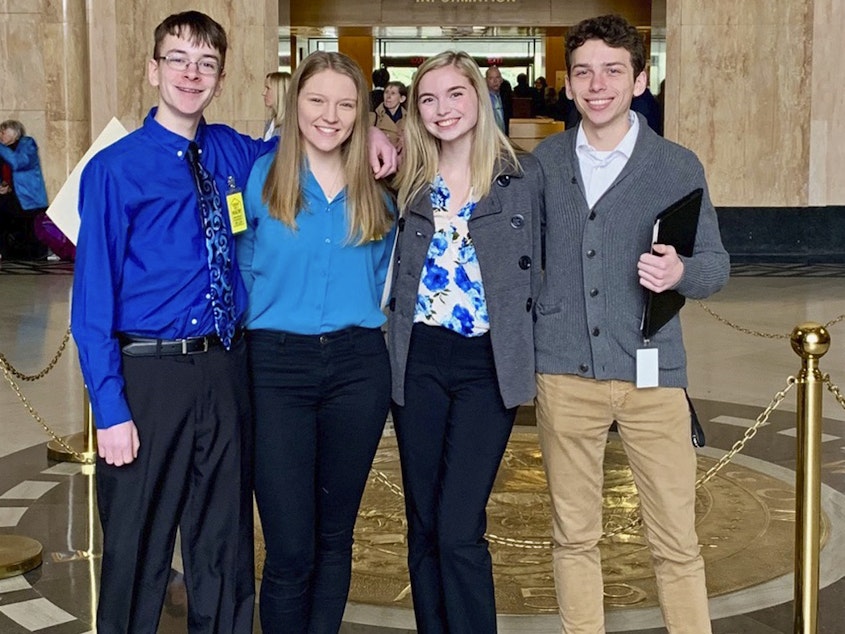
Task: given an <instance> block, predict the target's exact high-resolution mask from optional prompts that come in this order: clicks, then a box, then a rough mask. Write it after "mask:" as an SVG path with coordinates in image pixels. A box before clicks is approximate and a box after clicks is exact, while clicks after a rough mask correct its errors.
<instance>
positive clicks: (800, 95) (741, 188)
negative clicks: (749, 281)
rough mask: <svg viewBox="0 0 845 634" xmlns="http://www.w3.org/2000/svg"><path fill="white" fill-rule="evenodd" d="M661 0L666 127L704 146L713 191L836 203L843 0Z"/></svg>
mask: <svg viewBox="0 0 845 634" xmlns="http://www.w3.org/2000/svg"><path fill="white" fill-rule="evenodd" d="M666 4H667V19H666V23H667V33H666V40H667V70H666V75H667V80H666V119H667V124H666V135H667V137H669V138H672V139H675V140H677V141H678V142H680V143H681V144H683V145H686V146H688V147H690V148H692V149H693V150H695V152H696V153H697V154H698V156H699V157H700V158H701V160H702V162H703V163H704V166H705V168H706V170H707V176H708V181H709V183H710V188H711V192H710V193H711V195H712V198H713V201H714V203H715V204H716V205H717V206H731V207H804V206H808V205H822V206H824V205H841V204H843V203H845V179H842V178H841V165H842V164H843V160H845V153H843V152H845V148H844V147H843V144H842V143H841V139H843V138H845V118H843V114H845V113H844V112H843V101H842V99H841V98H840V97H839V95H840V94H841V91H840V87H841V86H842V85H843V84H845V67H843V66H842V64H841V63H840V60H839V57H841V37H842V36H841V30H842V26H843V25H845V7H843V3H842V2H840V1H839V0H778V1H777V2H770V1H769V0H746V1H744V2H734V1H733V0H710V1H709V2H700V1H699V0H667V3H666ZM837 139H838V141H837ZM837 168H839V169H838V173H837Z"/></svg>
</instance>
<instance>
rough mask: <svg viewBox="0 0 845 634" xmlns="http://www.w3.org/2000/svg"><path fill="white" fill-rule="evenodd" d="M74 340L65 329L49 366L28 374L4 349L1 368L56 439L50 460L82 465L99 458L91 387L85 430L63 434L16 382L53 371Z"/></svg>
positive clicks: (51, 443) (49, 447)
mask: <svg viewBox="0 0 845 634" xmlns="http://www.w3.org/2000/svg"><path fill="white" fill-rule="evenodd" d="M69 341H70V327H68V328H67V330H66V331H65V334H64V337H63V338H62V341H61V343H60V344H59V349H58V350H57V351H56V354H55V355H53V358H52V359H51V360H50V362H49V363H48V364H47V366H46V367H45V368H44V369H43V370H41V371H40V372H37V373H36V374H25V373H23V372H21V371H20V370H18V369H17V368H15V367H14V366H13V365H12V364H11V363H9V360H8V359H7V358H6V355H4V354H3V353H2V352H0V371H2V373H3V378H4V379H6V382H7V383H8V384H9V385H10V386H11V388H12V390H13V391H14V392H15V394H17V396H18V400H20V402H21V403H22V404H23V406H24V407H25V408H26V410H27V411H28V412H29V413H30V415H31V416H32V418H34V419H35V421H36V422H37V423H38V424H39V425H41V427H42V428H43V429H44V431H45V432H47V434H48V435H49V436H50V438H52V440H51V441H49V442H48V444H47V457H48V458H49V459H50V460H56V461H59V462H79V463H82V464H86V465H87V464H94V461H95V459H96V457H97V436H96V433H95V432H94V415H93V413H92V411H91V403H90V401H89V399H88V390H87V389H84V388H83V395H82V396H83V401H84V407H83V414H82V419H83V428H82V431H81V432H78V433H76V434H71V435H70V436H65V437H64V438H62V437H59V436H58V435H57V434H56V432H54V431H53V430H52V429H51V428H50V426H49V425H47V423H46V422H45V421H44V419H43V418H41V416H40V415H39V414H38V412H37V411H36V410H35V408H34V407H33V406H32V405H31V404H30V402H29V400H28V399H27V398H26V396H24V394H23V392H22V391H21V388H20V386H19V385H18V384H17V383H16V382H15V379H19V380H21V381H38V380H40V379H43V378H44V377H45V376H47V375H48V374H49V373H50V371H51V370H52V369H53V368H55V367H56V364H57V363H58V362H59V359H61V358H62V354H64V352H65V349H66V348H67V344H68V342H69Z"/></svg>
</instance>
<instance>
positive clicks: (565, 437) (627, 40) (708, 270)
mask: <svg viewBox="0 0 845 634" xmlns="http://www.w3.org/2000/svg"><path fill="white" fill-rule="evenodd" d="M566 68H567V76H566V92H567V94H568V95H569V96H570V97H571V98H572V99H573V100H574V101H575V104H576V106H577V108H578V111H579V112H580V113H581V122H580V125H578V126H576V127H574V128H572V129H570V130H567V131H566V132H563V133H560V134H556V135H553V136H551V137H548V138H547V139H545V140H544V141H543V142H541V143H540V144H539V145H538V146H537V147H536V148H535V150H534V154H535V156H536V157H537V158H538V159H539V161H540V163H541V165H542V166H543V171H544V173H545V175H546V189H545V220H546V222H545V247H546V248H545V263H546V266H545V269H544V276H545V277H544V281H543V287H542V289H541V291H540V296H539V299H538V301H537V322H536V324H535V347H536V359H537V400H536V404H537V410H536V411H537V428H538V432H539V438H540V448H541V450H542V454H543V463H544V467H545V470H546V476H547V480H548V484H549V491H550V494H551V501H552V518H553V525H552V536H553V539H554V550H553V565H554V575H555V587H556V590H557V597H558V608H559V610H560V616H561V620H562V623H563V630H564V631H566V632H603V631H604V605H603V598H604V588H603V582H602V567H601V555H600V552H599V547H598V542H599V539H601V536H602V532H603V525H602V478H603V459H604V452H605V447H606V444H607V437H608V429H609V427H610V425H611V423H612V421H613V420H616V422H617V425H618V431H619V436H620V438H621V441H622V445H623V447H624V449H625V453H626V454H627V456H628V460H629V462H630V466H631V471H632V473H633V475H634V481H635V483H636V485H637V490H638V493H639V500H640V513H641V516H642V519H643V525H644V534H645V538H646V541H647V542H648V546H649V550H650V552H651V555H652V560H653V562H654V571H655V577H656V582H657V594H658V598H659V600H660V607H661V609H662V611H663V618H664V621H665V624H666V628H667V629H668V631H669V632H670V634H680V633H683V634H708V633H709V632H710V631H711V627H710V617H709V612H708V605H707V588H706V586H705V579H704V561H703V560H702V558H701V553H700V550H699V545H698V538H697V536H696V532H695V478H696V456H695V451H694V448H693V446H692V442H691V439H690V410H689V407H688V404H687V400H686V396H685V393H684V388H685V387H686V385H687V376H686V359H685V352H684V344H683V337H682V334H681V321H680V318H679V316H678V315H675V316H674V317H673V318H672V319H671V320H670V321H669V322H668V323H667V324H666V325H665V326H664V327H663V328H661V329H660V330H659V331H658V332H657V333H656V334H655V335H654V336H653V337H652V339H651V340H650V341H644V340H643V336H642V333H641V330H640V328H641V317H642V315H643V304H644V296H645V293H644V289H647V290H649V291H653V292H656V293H660V292H663V291H665V290H667V289H674V290H675V291H677V292H679V293H681V294H682V295H684V296H685V297H690V298H705V297H707V296H709V295H710V294H712V293H715V292H716V291H718V290H719V289H720V288H721V287H722V286H723V285H724V284H725V283H726V282H727V279H728V274H729V268H730V264H729V259H728V254H727V253H726V252H725V249H724V247H723V246H722V241H721V238H720V235H719V224H718V220H717V218H716V211H715V209H714V208H713V205H712V203H711V202H710V198H709V196H708V194H707V182H706V181H705V178H704V169H703V168H702V166H701V163H700V162H699V161H698V159H697V158H696V156H695V155H694V154H693V153H692V152H691V151H689V150H687V149H686V148H683V147H681V146H679V145H676V144H674V143H670V142H669V141H666V140H664V139H662V138H661V137H659V136H658V135H657V134H656V133H655V132H654V131H653V130H651V129H650V128H649V127H648V125H646V122H645V119H644V118H643V117H642V116H639V115H637V114H636V113H634V112H632V111H631V100H632V99H633V97H634V96H635V95H638V94H641V93H642V92H643V90H644V89H645V86H646V74H645V52H644V47H643V41H642V38H641V36H640V35H639V33H638V32H637V30H636V28H634V27H633V26H631V25H630V24H628V22H626V21H625V20H624V19H623V18H621V17H619V16H614V15H608V16H601V17H598V18H593V19H589V20H584V21H583V22H580V23H578V24H577V25H575V26H573V27H572V28H571V29H570V30H569V31H568V33H567V38H566ZM696 188H702V189H703V191H704V198H703V202H702V205H701V214H700V218H699V222H698V229H697V233H696V241H695V248H694V251H693V255H692V257H681V256H679V255H678V254H677V253H676V252H675V249H674V248H673V247H672V246H670V245H663V244H655V245H653V246H652V244H651V242H652V228H653V225H654V220H655V216H656V215H657V214H658V213H660V211H662V210H663V209H665V208H666V207H668V206H669V205H671V204H673V203H675V202H676V201H677V200H679V199H680V198H683V197H684V196H686V195H687V194H689V193H690V192H691V191H692V190H694V189H696ZM652 249H653V251H652ZM638 359H639V360H640V363H641V364H642V365H645V364H646V363H648V361H647V360H648V359H651V363H650V365H649V366H648V367H649V369H650V370H651V371H652V372H653V373H654V374H655V375H656V376H658V382H657V383H658V386H656V387H649V386H648V385H650V384H651V383H650V382H647V383H646V385H644V386H642V387H639V385H641V384H642V383H645V381H644V379H645V377H644V376H643V375H644V374H645V373H643V372H642V371H641V370H640V369H638ZM640 367H641V366H640Z"/></svg>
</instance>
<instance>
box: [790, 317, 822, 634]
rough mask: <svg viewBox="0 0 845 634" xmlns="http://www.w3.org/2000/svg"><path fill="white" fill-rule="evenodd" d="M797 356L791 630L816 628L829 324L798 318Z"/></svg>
mask: <svg viewBox="0 0 845 634" xmlns="http://www.w3.org/2000/svg"><path fill="white" fill-rule="evenodd" d="M790 341H791V343H792V349H793V350H794V351H795V353H796V354H798V355H799V356H800V357H801V372H800V374H799V375H798V379H797V385H798V394H797V399H796V400H797V414H796V417H797V428H798V432H797V450H798V451H797V464H796V469H795V493H796V497H795V586H794V603H793V612H792V614H793V632H794V633H795V634H815V633H816V632H817V631H818V610H819V535H820V528H821V444H822V403H821V400H822V399H821V397H822V385H823V383H824V382H825V377H823V376H822V374H821V372H820V370H819V365H818V360H819V359H820V358H821V357H822V356H824V354H825V353H826V352H827V351H828V349H829V348H830V335H829V334H828V332H827V329H826V328H825V327H824V326H822V325H821V324H818V323H815V322H806V323H803V324H799V325H798V326H796V327H795V329H794V330H793V331H792V336H791V338H790Z"/></svg>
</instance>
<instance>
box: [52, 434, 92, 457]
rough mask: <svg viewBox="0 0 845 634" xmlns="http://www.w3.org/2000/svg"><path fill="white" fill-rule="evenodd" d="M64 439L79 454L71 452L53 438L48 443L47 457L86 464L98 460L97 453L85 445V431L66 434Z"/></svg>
mask: <svg viewBox="0 0 845 634" xmlns="http://www.w3.org/2000/svg"><path fill="white" fill-rule="evenodd" d="M62 441H63V442H64V443H65V444H66V445H67V446H68V447H70V448H71V449H73V451H75V452H76V454H78V455H75V454H73V453H71V452H70V451H68V450H67V449H66V448H65V447H63V446H62V445H61V444H59V443H58V442H57V441H55V440H51V441H50V442H48V443H47V458H49V459H50V460H56V461H58V462H81V463H85V464H87V463H93V462H94V461H95V460H96V458H97V453H96V452H95V451H90V450H89V449H88V448H87V447H86V446H85V444H86V443H85V434H84V433H83V432H77V433H76V434H71V435H70V436H64V437H63V438H62Z"/></svg>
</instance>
